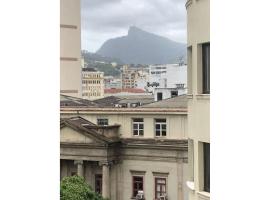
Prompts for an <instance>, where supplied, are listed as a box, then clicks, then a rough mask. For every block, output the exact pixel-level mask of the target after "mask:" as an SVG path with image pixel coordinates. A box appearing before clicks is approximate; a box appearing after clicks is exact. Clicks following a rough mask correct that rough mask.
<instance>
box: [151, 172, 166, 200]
mask: <svg viewBox="0 0 270 200" xmlns="http://www.w3.org/2000/svg"><path fill="white" fill-rule="evenodd" d="M154 179H155V199H158V198H159V197H160V196H165V195H167V178H166V177H159V176H156V177H154ZM158 180H165V184H164V183H158ZM158 185H159V186H160V189H161V188H162V186H164V185H165V192H164V191H162V190H160V191H157V186H158ZM158 193H160V196H159V197H158ZM163 193H164V194H163ZM161 194H163V195H161Z"/></svg>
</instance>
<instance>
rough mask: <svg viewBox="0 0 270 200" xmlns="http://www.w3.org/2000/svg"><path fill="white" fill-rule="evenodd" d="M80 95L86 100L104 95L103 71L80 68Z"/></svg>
mask: <svg viewBox="0 0 270 200" xmlns="http://www.w3.org/2000/svg"><path fill="white" fill-rule="evenodd" d="M82 97H83V99H88V100H95V99H100V98H103V97H104V72H99V71H96V70H95V69H93V68H82Z"/></svg>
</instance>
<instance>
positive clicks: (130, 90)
mask: <svg viewBox="0 0 270 200" xmlns="http://www.w3.org/2000/svg"><path fill="white" fill-rule="evenodd" d="M121 92H127V93H146V92H145V91H144V90H143V89H139V88H124V89H121V88H119V89H118V88H113V89H105V90H104V93H105V94H106V93H110V94H116V93H121Z"/></svg>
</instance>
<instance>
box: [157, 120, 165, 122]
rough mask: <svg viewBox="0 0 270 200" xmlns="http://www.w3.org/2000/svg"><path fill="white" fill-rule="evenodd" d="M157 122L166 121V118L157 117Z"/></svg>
mask: <svg viewBox="0 0 270 200" xmlns="http://www.w3.org/2000/svg"><path fill="white" fill-rule="evenodd" d="M156 122H166V119H156Z"/></svg>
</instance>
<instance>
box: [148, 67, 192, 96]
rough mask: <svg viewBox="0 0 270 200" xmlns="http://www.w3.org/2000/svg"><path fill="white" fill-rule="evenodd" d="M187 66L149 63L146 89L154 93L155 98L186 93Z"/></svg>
mask: <svg viewBox="0 0 270 200" xmlns="http://www.w3.org/2000/svg"><path fill="white" fill-rule="evenodd" d="M186 89H187V66H186V65H179V64H166V65H150V66H149V82H147V91H149V92H152V93H153V94H154V95H155V100H162V99H167V98H172V97H175V96H178V95H182V94H186Z"/></svg>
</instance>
